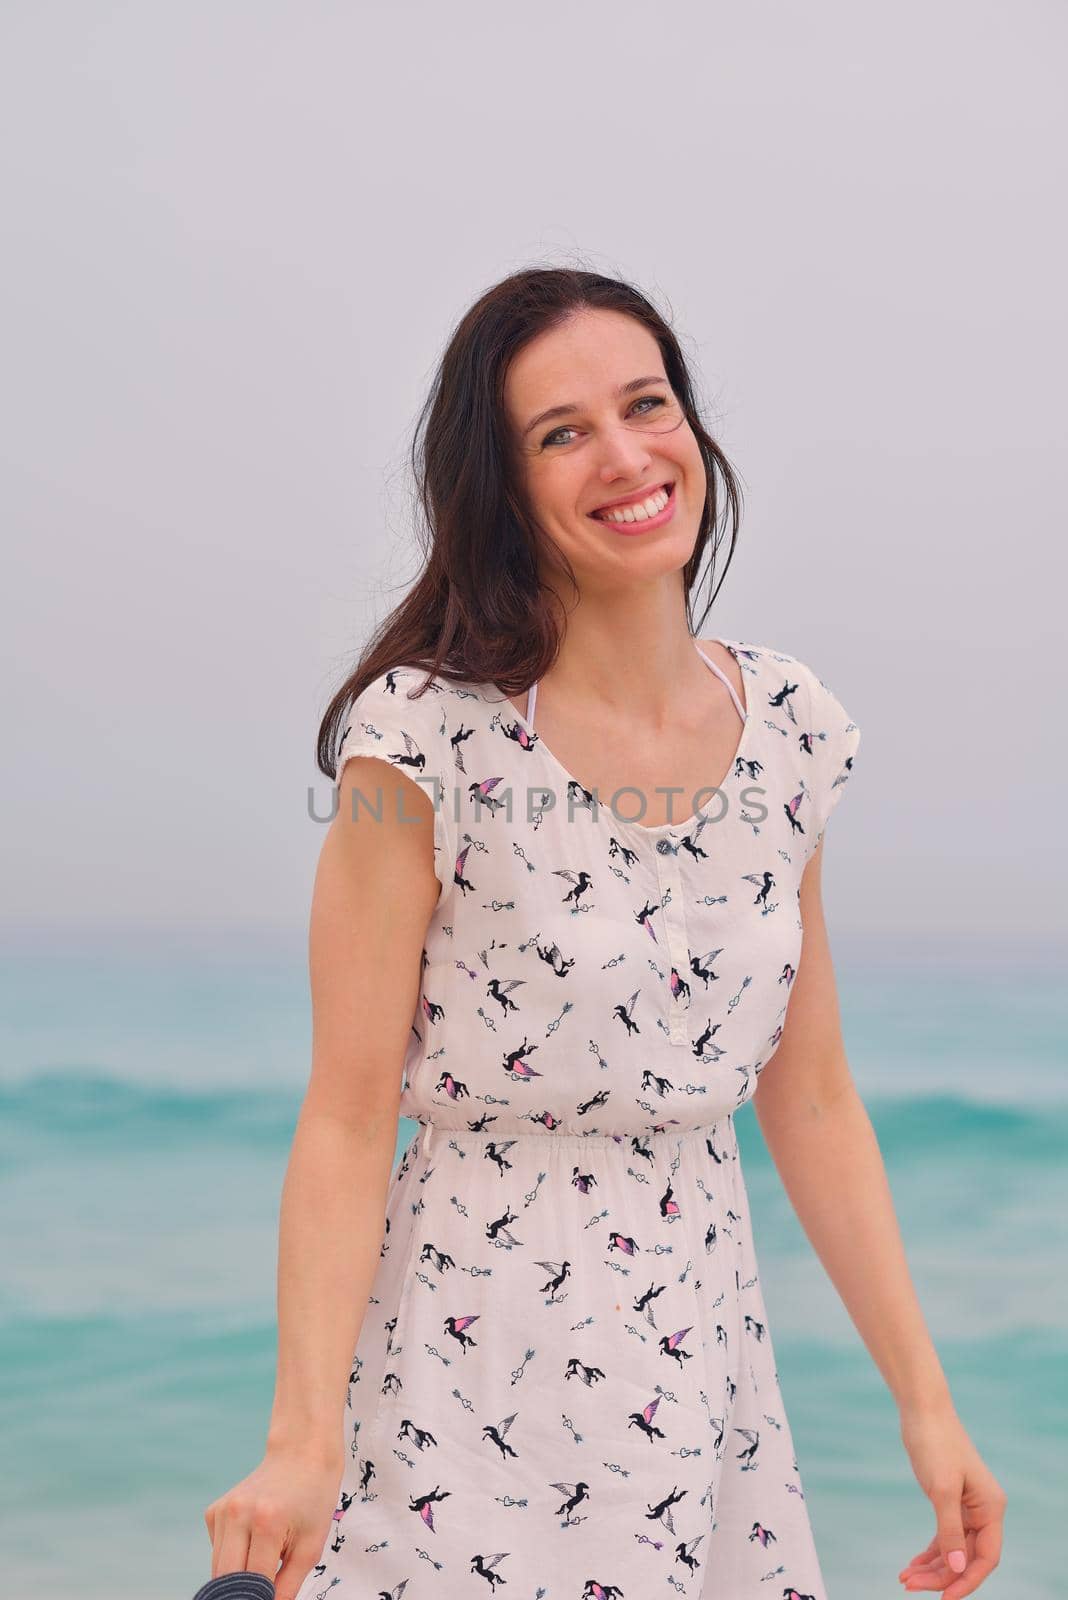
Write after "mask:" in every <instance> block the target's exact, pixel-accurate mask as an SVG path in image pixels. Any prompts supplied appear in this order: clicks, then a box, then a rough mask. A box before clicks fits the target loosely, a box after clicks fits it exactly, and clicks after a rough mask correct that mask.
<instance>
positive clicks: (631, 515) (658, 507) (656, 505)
mask: <svg viewBox="0 0 1068 1600" xmlns="http://www.w3.org/2000/svg"><path fill="white" fill-rule="evenodd" d="M670 499H671V495H670V494H669V493H668V492H667V490H665V489H658V490H657V491H656V493H655V494H651V495H650V496H649V498H648V500H643V501H642V503H641V505H636V506H622V507H620V508H619V509H617V510H615V511H595V512H594V513H593V515H594V516H595V517H597V518H598V520H599V521H601V522H644V521H645V520H646V518H647V517H655V516H656V514H657V512H658V511H663V509H664V507H665V506H666V505H667V503H668V501H669V500H670Z"/></svg>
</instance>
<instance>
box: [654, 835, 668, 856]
mask: <svg viewBox="0 0 1068 1600" xmlns="http://www.w3.org/2000/svg"><path fill="white" fill-rule="evenodd" d="M656 848H657V850H658V852H659V854H660V855H662V856H669V855H670V854H671V840H670V839H658V840H657V841H656Z"/></svg>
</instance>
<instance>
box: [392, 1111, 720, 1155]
mask: <svg viewBox="0 0 1068 1600" xmlns="http://www.w3.org/2000/svg"><path fill="white" fill-rule="evenodd" d="M733 1115H734V1113H733V1112H730V1111H726V1112H724V1114H723V1116H722V1117H720V1118H719V1120H718V1121H716V1122H710V1123H708V1125H707V1126H706V1127H703V1128H671V1127H663V1128H650V1129H644V1130H642V1131H641V1132H634V1133H553V1132H552V1130H551V1129H549V1128H496V1129H493V1128H489V1129H486V1130H485V1131H484V1132H480V1131H478V1130H472V1129H471V1128H450V1127H449V1126H448V1124H446V1123H440V1122H423V1121H422V1120H421V1119H420V1123H419V1126H420V1127H421V1128H422V1130H423V1132H422V1134H421V1135H417V1138H419V1140H420V1143H421V1146H422V1151H423V1154H424V1155H425V1156H427V1155H429V1154H430V1149H431V1145H432V1144H433V1141H434V1140H435V1138H445V1139H449V1140H456V1141H457V1142H458V1143H460V1144H472V1145H482V1144H490V1143H498V1144H504V1143H511V1142H512V1141H513V1140H514V1139H528V1140H540V1141H541V1142H542V1143H543V1144H545V1145H550V1144H551V1145H553V1146H554V1147H556V1146H559V1145H571V1146H573V1147H574V1148H576V1149H577V1148H579V1147H580V1146H584V1147H586V1148H587V1149H588V1148H590V1147H594V1148H597V1147H600V1148H602V1149H603V1148H604V1147H605V1146H611V1147H612V1148H613V1149H620V1150H621V1149H623V1148H624V1147H626V1146H627V1145H629V1144H630V1142H631V1140H632V1139H641V1140H643V1141H645V1142H647V1143H651V1144H654V1145H656V1144H663V1145H672V1144H684V1143H686V1142H687V1141H689V1140H691V1139H706V1138H710V1137H711V1135H712V1134H714V1133H715V1132H716V1131H717V1129H720V1128H722V1127H723V1125H724V1124H726V1125H727V1126H728V1127H729V1126H730V1125H731V1123H732V1119H733Z"/></svg>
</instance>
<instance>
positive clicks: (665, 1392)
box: [299, 640, 860, 1600]
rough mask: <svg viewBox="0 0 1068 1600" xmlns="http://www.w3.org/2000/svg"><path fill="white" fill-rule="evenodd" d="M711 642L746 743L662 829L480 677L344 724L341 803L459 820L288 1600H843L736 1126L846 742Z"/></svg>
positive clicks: (844, 769) (785, 658)
mask: <svg viewBox="0 0 1068 1600" xmlns="http://www.w3.org/2000/svg"><path fill="white" fill-rule="evenodd" d="M719 642H720V643H722V644H724V645H726V646H727V648H728V649H729V650H730V651H731V652H732V653H733V655H734V656H735V658H736V660H737V661H738V663H739V665H740V667H741V669H742V674H743V684H744V688H745V700H744V704H742V703H741V702H740V701H739V700H738V696H737V695H736V694H735V691H734V689H733V687H732V686H731V685H730V684H729V682H728V680H727V678H726V676H725V675H724V674H723V673H722V672H720V670H719V668H718V667H716V665H715V663H714V662H712V661H711V660H710V658H709V657H708V656H707V655H704V652H701V653H702V655H704V659H705V660H706V661H707V662H708V664H709V666H710V667H711V668H712V670H713V671H714V672H716V673H717V674H718V675H719V676H720V677H721V678H722V679H723V681H724V682H725V683H727V685H728V688H731V693H732V695H733V696H734V699H735V703H736V705H737V706H738V707H739V711H740V713H741V714H742V715H744V723H740V730H739V731H740V742H739V745H738V748H737V751H736V753H735V757H734V760H733V762H732V765H731V770H730V772H729V774H728V776H727V777H726V778H725V779H724V781H723V783H722V784H721V786H720V788H719V789H718V790H716V791H714V792H712V793H711V797H709V792H707V791H706V792H704V793H703V794H702V795H700V796H697V797H695V798H696V800H697V806H696V808H694V809H690V808H689V807H688V806H687V805H685V804H679V805H678V806H677V808H676V809H678V810H683V811H685V810H689V815H688V816H687V817H686V818H685V820H683V821H681V822H679V823H672V824H664V825H662V826H655V827H647V826H645V825H644V824H643V823H641V822H640V821H633V820H631V821H627V820H620V815H623V816H627V817H632V816H633V815H634V813H635V811H636V809H637V805H638V801H637V800H636V798H635V795H634V794H633V792H630V793H627V794H623V795H620V796H619V797H618V798H616V797H603V796H601V797H597V796H592V795H590V793H589V792H588V791H587V790H585V789H583V787H582V785H581V783H580V782H579V781H578V780H577V779H575V778H573V777H572V775H571V774H569V773H568V772H566V771H565V770H564V769H563V768H562V767H561V766H560V764H559V762H557V760H556V759H555V757H554V756H553V755H552V753H551V752H550V751H549V750H548V748H547V747H546V746H545V745H544V744H543V743H542V742H541V741H540V739H539V738H538V735H537V732H536V728H535V727H534V726H533V717H534V707H535V704H536V701H535V700H534V697H533V696H532V697H531V701H530V702H528V715H529V716H530V717H531V719H532V720H531V721H529V722H528V721H527V720H526V718H524V717H523V716H521V715H520V714H519V713H518V712H517V710H516V709H515V707H514V706H513V705H512V704H511V702H510V701H509V700H508V699H507V698H506V697H505V696H504V695H503V694H502V693H501V691H499V690H498V689H496V688H495V687H494V686H493V685H486V684H481V685H479V684H471V685H456V684H451V683H449V682H448V681H446V680H438V679H432V680H431V685H430V687H429V689H428V690H427V691H426V693H425V694H424V695H423V696H422V697H421V698H420V699H417V700H410V699H408V698H407V693H408V691H410V690H413V689H414V688H415V687H416V686H417V685H419V684H421V683H422V681H423V679H424V677H425V673H423V672H422V671H421V670H419V669H416V668H414V667H413V668H409V667H404V668H398V669H395V670H393V671H391V672H389V673H385V674H383V675H382V676H381V677H380V678H379V679H377V680H376V681H375V682H374V683H372V684H371V685H370V686H369V687H368V688H367V689H366V690H365V691H364V692H363V693H362V694H361V695H360V696H359V698H358V700H357V701H356V702H355V704H354V705H353V708H352V711H351V715H350V720H349V726H348V730H347V733H346V736H345V739H344V743H343V745H342V749H341V753H340V764H339V769H338V771H339V776H340V769H341V764H343V763H344V762H345V761H346V760H347V759H348V758H349V757H350V756H355V755H371V756H376V757H378V758H379V759H380V760H382V761H386V762H389V763H390V764H392V765H394V766H396V767H399V768H400V769H402V770H403V771H405V772H407V773H408V774H409V775H410V776H411V777H413V779H415V780H416V781H418V782H420V783H422V784H423V785H424V786H425V788H426V790H427V792H428V793H430V794H431V796H432V798H437V799H438V800H439V801H440V802H441V803H440V804H439V805H438V806H437V808H436V811H435V821H434V850H435V862H436V871H437V875H438V878H439V880H440V882H441V893H440V898H439V900H438V904H437V907H436V910H435V913H434V915H433V918H432V921H431V925H430V928H429V930H428V933H427V940H426V948H425V951H424V970H423V975H422V991H421V994H420V997H419V1002H418V1006H417V1010H416V1015H415V1017H414V1019H413V1022H412V1031H411V1035H410V1044H409V1048H408V1052H407V1056H406V1060H405V1063H404V1072H405V1081H404V1088H403V1093H402V1096H401V1102H400V1107H401V1112H402V1113H403V1114H404V1115H406V1116H409V1117H412V1118H415V1119H417V1120H418V1121H419V1123H420V1124H422V1130H421V1132H420V1133H419V1135H418V1136H417V1137H416V1138H414V1139H413V1140H412V1142H411V1143H410V1144H409V1146H408V1147H407V1149H406V1150H405V1152H404V1154H403V1158H402V1159H401V1161H400V1162H399V1164H398V1166H397V1168H396V1170H395V1172H394V1173H393V1176H392V1179H391V1181H390V1188H389V1196H388V1207H387V1219H386V1228H385V1230H384V1237H383V1240H382V1248H381V1257H380V1261H379V1266H378V1271H377V1276H376V1278H375V1282H374V1287H373V1291H372V1294H371V1298H370V1301H369V1303H368V1306H367V1310H366V1313H365V1316H364V1320H363V1324H362V1328H361V1331H360V1336H359V1341H358V1343H357V1346H356V1349H355V1352H354V1355H353V1360H352V1369H351V1377H350V1382H349V1389H348V1403H347V1407H346V1412H345V1417H344V1423H343V1427H344V1440H345V1448H346V1468H345V1472H344V1475H343V1478H342V1482H341V1489H340V1498H339V1503H338V1507H337V1511H336V1513H335V1517H334V1522H333V1525H332V1529H331V1532H330V1536H329V1538H328V1540H327V1542H326V1544H325V1546H324V1549H323V1552H322V1556H321V1559H320V1561H319V1563H318V1564H317V1565H316V1567H315V1568H314V1569H313V1571H312V1572H311V1573H310V1574H309V1575H308V1578H307V1579H306V1581H305V1584H304V1585H303V1586H302V1588H301V1591H300V1597H299V1600H313V1597H314V1600H322V1597H323V1596H325V1595H326V1594H327V1593H328V1592H329V1591H330V1590H331V1589H336V1593H337V1596H338V1600H376V1597H379V1596H385V1597H389V1600H394V1597H399V1596H400V1595H402V1594H404V1595H406V1596H407V1597H408V1600H424V1597H426V1600H439V1597H440V1600H459V1597H462V1596H464V1595H474V1594H482V1593H486V1592H489V1591H491V1590H493V1589H495V1588H496V1587H498V1585H503V1584H508V1585H509V1586H510V1587H509V1593H510V1594H512V1595H516V1596H520V1595H521V1596H524V1597H536V1596H549V1597H553V1600H565V1597H567V1600H570V1597H572V1596H573V1597H574V1600H580V1597H582V1600H587V1597H595V1600H596V1597H600V1596H609V1597H629V1600H647V1597H649V1596H652V1595H657V1594H663V1593H673V1594H675V1595H681V1596H693V1597H701V1600H757V1596H761V1597H764V1596H774V1597H775V1600H780V1597H781V1600H804V1597H812V1600H826V1591H825V1588H824V1583H823V1579H822V1576H821V1572H820V1567H819V1562H818V1559H817V1554H816V1549H815V1546H814V1542H813V1537H812V1532H811V1528H810V1525H809V1519H808V1513H807V1509H806V1505H805V1497H804V1494H803V1493H802V1487H801V1478H800V1474H799V1471H798V1465H797V1461H796V1459H795V1456H794V1449H793V1443H792V1440H791V1435H790V1428H789V1424H788V1421H787V1418H786V1414H785V1411H784V1408H783V1401H782V1395H781V1393H780V1389H779V1382H778V1374H777V1372H776V1367H775V1357H774V1353H773V1347H772V1342H771V1336H770V1333H769V1330H768V1323H767V1315H766V1312H765V1307H764V1300H763V1297H762V1293H761V1287H760V1279H759V1276H758V1271H757V1259H756V1253H755V1250H754V1244H753V1237H752V1231H751V1228H750V1219H749V1208H748V1203H747V1197H746V1189H745V1183H744V1181H743V1175H742V1169H741V1165H740V1162H739V1152H738V1143H737V1139H736V1136H735V1128H734V1120H733V1119H734V1113H735V1112H736V1111H737V1109H738V1107H739V1106H741V1105H744V1103H745V1102H746V1101H747V1100H748V1099H750V1098H751V1096H752V1095H753V1093H754V1091H755V1089H756V1086H757V1079H758V1077H759V1074H760V1072H761V1069H762V1068H763V1067H764V1065H765V1064H766V1063H767V1062H768V1060H769V1059H770V1058H771V1056H772V1055H773V1053H774V1051H775V1048H776V1045H777V1043H778V1041H779V1038H780V1035H781V1033H782V1029H783V1024H784V1021H785V1018H786V1009H787V1004H788V1002H789V998H790V991H791V985H792V983H793V980H794V977H795V974H796V972H797V966H798V960H799V958H800V955H801V942H802V926H801V917H800V910H799V892H800V884H801V875H802V873H803V871H804V868H805V864H806V862H807V861H808V860H809V858H810V856H811V855H812V853H813V851H814V849H815V848H816V845H817V844H818V842H819V840H820V838H821V837H822V835H823V831H824V828H825V827H826V824H827V819H828V817H829V816H830V813H831V811H832V810H833V808H834V806H835V805H836V804H837V801H838V799H839V797H840V795H841V793H842V788H843V786H844V784H845V782H846V781H847V779H848V778H849V775H850V770H851V767H852V763H853V757H854V754H855V752H856V749H857V745H858V742H859V739H860V733H859V730H858V728H857V726H856V724H855V723H854V722H852V721H851V720H850V718H849V717H848V715H847V714H846V712H845V710H844V709H843V707H842V705H841V704H840V703H839V701H838V700H837V699H836V698H835V696H834V695H833V694H832V693H831V691H830V690H829V689H828V687H827V686H826V685H825V684H824V683H823V682H822V680H821V679H820V678H819V677H817V676H816V674H815V673H814V672H813V671H812V669H810V668H809V667H807V666H805V665H803V664H802V663H801V662H800V661H798V660H797V659H796V658H795V657H793V656H790V655H786V654H783V653H782V652H781V651H777V650H773V649H770V648H769V647H767V646H763V645H753V644H746V643H742V642H740V641H737V640H721V641H719ZM362 792H363V794H364V796H365V797H366V800H367V802H368V804H370V805H372V806H373V805H374V804H375V803H376V801H377V800H380V799H381V798H382V797H381V796H380V795H376V794H375V792H373V791H371V792H368V790H367V788H366V786H365V788H364V790H363V791H362ZM413 797H414V796H413ZM598 800H600V804H599V805H598V804H597V801H598ZM609 801H612V806H610V805H609ZM617 813H618V814H617ZM362 814H363V815H364V816H365V817H366V815H367V813H366V811H363V812H362ZM412 814H414V808H413V810H412ZM365 825H368V826H373V823H370V822H366V823H365ZM360 1220H361V1219H354V1222H356V1223H357V1225H359V1222H360Z"/></svg>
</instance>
